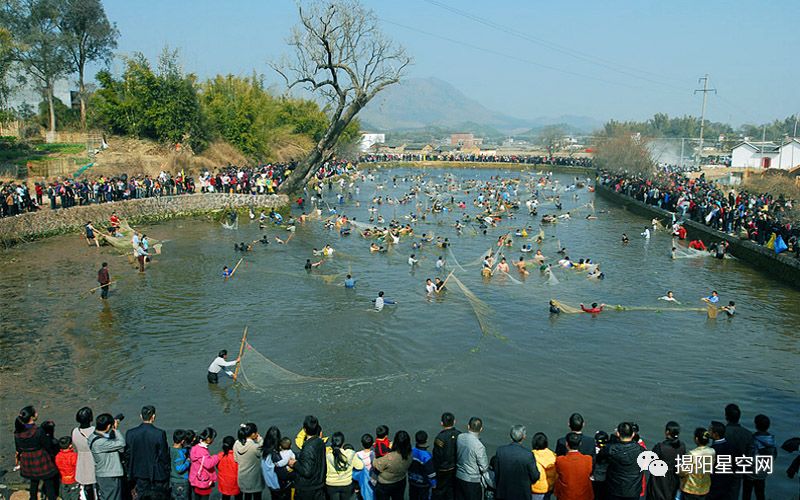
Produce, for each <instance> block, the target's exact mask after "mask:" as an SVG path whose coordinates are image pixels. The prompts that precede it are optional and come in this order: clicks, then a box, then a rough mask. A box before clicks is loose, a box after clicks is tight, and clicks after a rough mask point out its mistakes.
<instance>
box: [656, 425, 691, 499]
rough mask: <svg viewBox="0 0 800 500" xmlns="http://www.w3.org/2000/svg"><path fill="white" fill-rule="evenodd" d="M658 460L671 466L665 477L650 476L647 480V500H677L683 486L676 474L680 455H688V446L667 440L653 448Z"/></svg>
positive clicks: (679, 441) (675, 440)
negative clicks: (676, 497) (676, 495)
mask: <svg viewBox="0 0 800 500" xmlns="http://www.w3.org/2000/svg"><path fill="white" fill-rule="evenodd" d="M653 452H654V453H655V454H656V455H658V458H660V459H661V460H663V461H665V462H666V463H667V465H668V466H669V469H667V475H666V476H664V477H658V476H652V475H651V476H650V479H648V480H647V500H675V494H676V493H677V492H678V488H679V487H680V485H681V480H680V477H678V474H676V473H675V464H676V463H677V459H678V455H686V445H685V444H683V442H682V441H681V440H680V439H665V440H664V441H662V442H660V443H658V444H657V445H655V446H654V447H653Z"/></svg>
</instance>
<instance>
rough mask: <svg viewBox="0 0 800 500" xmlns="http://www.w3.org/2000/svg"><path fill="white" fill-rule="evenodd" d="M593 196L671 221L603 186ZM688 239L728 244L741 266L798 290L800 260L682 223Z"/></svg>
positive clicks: (663, 212) (696, 224)
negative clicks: (749, 267)
mask: <svg viewBox="0 0 800 500" xmlns="http://www.w3.org/2000/svg"><path fill="white" fill-rule="evenodd" d="M595 193H597V194H598V195H600V196H602V197H603V198H606V199H608V200H610V201H612V202H614V203H617V204H620V205H623V206H624V207H625V208H627V209H628V210H630V211H631V212H633V213H635V214H637V215H641V216H643V217H647V218H648V219H652V218H653V217H658V218H659V219H661V220H663V219H664V218H669V219H670V220H671V219H672V212H669V211H667V210H663V209H661V208H658V207H655V206H653V205H647V204H646V203H643V202H641V201H639V200H635V199H633V198H631V197H630V196H626V195H623V194H620V193H617V192H615V191H614V190H613V189H610V188H608V187H606V186H601V185H599V184H598V185H597V187H596V189H595ZM683 227H685V228H686V232H687V234H688V237H689V238H690V239H700V240H702V241H703V243H705V244H706V245H709V244H710V243H713V242H718V241H722V240H725V241H727V242H728V243H729V244H730V247H728V251H729V252H730V253H731V255H733V256H734V257H736V258H737V259H740V260H741V261H743V262H746V263H747V264H750V265H752V266H753V267H755V268H757V269H759V270H760V271H763V272H765V273H768V274H770V275H772V276H773V277H775V278H778V279H780V280H782V281H784V282H786V283H788V284H789V285H792V286H794V287H796V288H800V260H798V259H795V258H794V257H793V256H788V255H786V254H782V255H776V254H775V252H774V251H773V250H770V249H769V248H766V247H763V246H761V245H757V244H755V243H753V242H751V241H747V240H741V239H739V238H737V237H735V236H730V235H727V234H725V233H721V232H720V231H717V230H715V229H711V228H709V227H707V226H705V225H703V224H701V223H699V222H696V221H693V220H686V221H685V222H684V224H683Z"/></svg>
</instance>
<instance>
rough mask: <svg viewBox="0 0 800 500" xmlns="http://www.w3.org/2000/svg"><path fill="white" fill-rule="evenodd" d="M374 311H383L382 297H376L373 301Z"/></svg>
mask: <svg viewBox="0 0 800 500" xmlns="http://www.w3.org/2000/svg"><path fill="white" fill-rule="evenodd" d="M375 310H376V311H383V297H378V298H376V299H375Z"/></svg>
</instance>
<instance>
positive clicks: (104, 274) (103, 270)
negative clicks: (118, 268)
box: [97, 262, 111, 300]
mask: <svg viewBox="0 0 800 500" xmlns="http://www.w3.org/2000/svg"><path fill="white" fill-rule="evenodd" d="M97 282H98V283H100V298H101V299H104V300H105V299H107V298H108V289H109V287H110V286H111V285H110V283H111V275H110V274H109V273H108V262H103V264H102V265H101V266H100V270H99V271H97Z"/></svg>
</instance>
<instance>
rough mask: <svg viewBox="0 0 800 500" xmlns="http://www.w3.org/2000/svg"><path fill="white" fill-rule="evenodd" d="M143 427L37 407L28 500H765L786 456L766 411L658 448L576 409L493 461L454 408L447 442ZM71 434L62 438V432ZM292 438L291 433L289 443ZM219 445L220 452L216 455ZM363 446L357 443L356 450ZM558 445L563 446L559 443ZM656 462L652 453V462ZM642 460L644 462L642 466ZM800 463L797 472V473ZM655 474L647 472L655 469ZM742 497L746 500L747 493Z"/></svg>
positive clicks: (661, 437)
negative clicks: (56, 414)
mask: <svg viewBox="0 0 800 500" xmlns="http://www.w3.org/2000/svg"><path fill="white" fill-rule="evenodd" d="M140 416H141V423H140V424H139V425H138V426H136V427H133V428H130V429H129V430H127V431H126V432H123V430H122V425H121V422H122V420H123V418H124V416H123V415H121V414H118V415H117V416H115V417H113V416H112V415H111V414H110V413H102V414H99V415H97V416H96V418H95V416H94V412H93V411H92V409H91V408H88V407H84V408H81V409H80V410H78V412H77V414H76V421H77V424H78V425H77V426H76V427H74V428H73V429H72V431H71V432H70V433H68V434H65V435H63V437H61V438H57V437H56V436H57V435H56V433H55V428H56V425H55V423H53V422H52V421H45V422H43V423H42V424H41V427H40V426H39V425H38V424H37V420H38V417H39V415H38V412H37V411H36V409H35V408H34V407H32V406H26V407H25V408H22V410H20V412H19V415H18V416H17V418H16V419H15V422H14V442H15V445H16V451H17V463H18V464H19V466H20V468H21V470H20V474H21V476H22V477H23V478H25V479H27V480H29V481H30V498H31V500H35V499H36V498H37V497H38V490H39V488H40V486H41V489H42V497H43V498H46V499H47V500H56V497H57V496H60V497H61V498H62V499H63V500H78V499H85V500H130V499H142V500H168V499H170V498H171V499H172V500H186V499H190V498H193V499H195V500H208V499H209V496H210V495H211V494H212V493H214V490H217V491H218V492H219V494H221V495H222V498H223V500H231V498H235V499H236V500H261V498H262V495H264V494H269V495H270V497H271V498H272V500H289V499H291V498H294V499H295V500H324V499H326V498H327V499H330V500H355V499H356V498H359V499H361V500H373V499H375V500H389V499H391V500H404V499H405V494H406V491H408V498H409V499H410V500H430V499H431V498H434V499H448V500H452V499H455V500H484V499H490V498H491V499H493V498H496V499H498V500H500V499H503V500H547V499H549V498H551V497H552V496H553V495H555V496H556V497H557V498H558V500H592V499H598V500H634V499H639V498H644V497H645V496H646V498H647V499H648V500H674V499H675V498H683V499H684V500H688V499H697V498H709V499H711V498H714V499H725V500H738V499H739V498H742V499H744V500H750V499H751V495H752V493H755V496H756V499H757V500H760V499H764V498H765V490H766V483H767V479H768V476H769V475H770V474H772V473H773V472H774V471H773V468H774V460H775V457H776V456H777V454H778V448H777V444H776V438H775V436H774V435H772V434H770V432H769V428H770V424H771V422H770V419H769V417H768V416H766V415H761V414H759V415H756V416H755V418H754V419H753V424H754V426H755V432H751V431H750V430H748V429H747V428H745V427H744V426H743V425H741V424H740V423H739V421H740V417H741V411H740V409H739V407H738V406H737V405H735V404H729V405H727V406H726V407H725V420H726V421H725V423H723V422H722V421H718V420H712V421H711V423H710V424H709V425H708V426H700V427H697V428H695V429H694V432H691V433H688V434H689V435H688V439H687V437H686V436H684V434H682V433H681V426H680V425H679V424H678V423H677V422H674V421H669V422H667V423H666V425H665V427H664V431H663V434H662V433H661V430H660V429H659V430H658V433H657V434H655V436H657V437H655V439H654V441H655V444H654V445H653V446H652V447H651V448H650V450H651V451H650V453H643V452H645V451H646V450H648V448H647V445H646V444H645V441H644V439H643V438H642V436H641V435H640V434H639V426H638V425H637V424H635V423H633V422H627V421H626V422H621V423H620V424H618V425H617V427H616V429H614V431H613V432H610V433H607V432H605V431H597V432H596V433H594V435H591V434H585V433H584V430H585V429H586V423H585V421H584V419H583V416H581V415H580V414H579V413H573V414H572V415H571V416H570V417H569V420H568V427H569V429H568V430H567V429H565V435H564V436H563V437H559V438H558V439H557V440H554V442H553V441H550V440H548V437H547V436H546V435H545V434H544V433H542V432H536V433H535V434H533V435H532V437H531V439H530V441H529V440H528V437H529V436H528V435H527V430H526V428H525V426H524V425H519V424H517V425H513V426H511V427H510V431H509V433H508V436H509V438H510V439H509V441H508V442H507V443H508V444H505V445H502V446H499V447H497V449H496V451H495V453H494V454H493V457H492V458H491V459H490V458H489V456H491V455H489V453H488V452H487V449H486V446H485V445H484V444H483V442H482V440H481V434H482V432H483V431H484V422H483V420H482V419H481V418H479V417H472V418H470V419H469V420H468V421H467V422H466V425H463V424H461V425H459V424H458V423H457V422H456V418H455V416H454V415H453V414H452V413H450V412H445V413H443V414H442V416H441V421H440V425H441V427H440V428H439V429H437V433H436V434H435V437H434V438H433V439H432V440H429V437H428V436H429V435H428V432H426V431H425V430H417V431H416V432H414V433H413V438H412V433H410V432H407V431H405V430H398V431H396V432H395V433H394V435H393V436H394V437H393V438H392V435H391V434H390V431H389V427H388V426H386V425H379V426H377V427H376V429H375V435H374V436H373V435H372V434H370V433H366V434H361V435H360V438H358V437H357V436H358V435H352V434H351V435H350V438H351V441H350V442H348V440H347V438H346V437H345V434H344V433H343V432H341V431H340V430H339V429H333V431H334V432H330V430H329V429H323V427H322V425H321V424H320V421H319V420H318V419H317V418H316V417H314V416H313V415H308V416H306V417H305V419H304V421H303V424H302V427H301V428H300V431H299V432H298V433H297V434H296V436H295V437H294V439H291V438H290V437H288V436H286V434H282V433H281V431H280V430H279V428H278V427H277V426H275V425H272V426H270V427H269V428H267V429H266V431H264V432H263V434H261V433H260V432H259V427H258V426H257V425H256V424H255V423H253V422H247V423H242V424H241V425H239V426H238V428H237V429H230V430H231V431H233V432H231V435H230V436H225V437H221V436H219V438H218V434H217V431H216V430H215V429H214V428H212V427H206V428H205V429H202V430H199V431H197V432H195V431H193V430H190V429H186V428H181V429H174V430H173V432H172V436H171V437H172V438H171V439H169V438H168V435H167V433H166V432H165V431H164V430H162V429H160V428H158V427H156V425H155V421H156V409H155V407H153V406H149V405H148V406H144V407H143V408H142V410H141V413H140ZM62 434H63V433H62ZM290 435H291V434H290ZM218 442H221V444H222V446H221V451H213V452H212V449H213V448H217V446H218ZM350 443H355V444H350ZM551 443H554V444H551ZM648 455H649V456H648ZM642 457H645V461H646V462H645V463H644V464H642ZM798 466H800V457H798V458H797V459H795V460H794V462H793V463H792V465H791V466H790V467H789V469H788V470H787V474H788V475H789V477H793V476H794V475H796V473H797V469H798ZM644 471H649V472H650V474H647V473H644ZM740 492H741V497H740Z"/></svg>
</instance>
